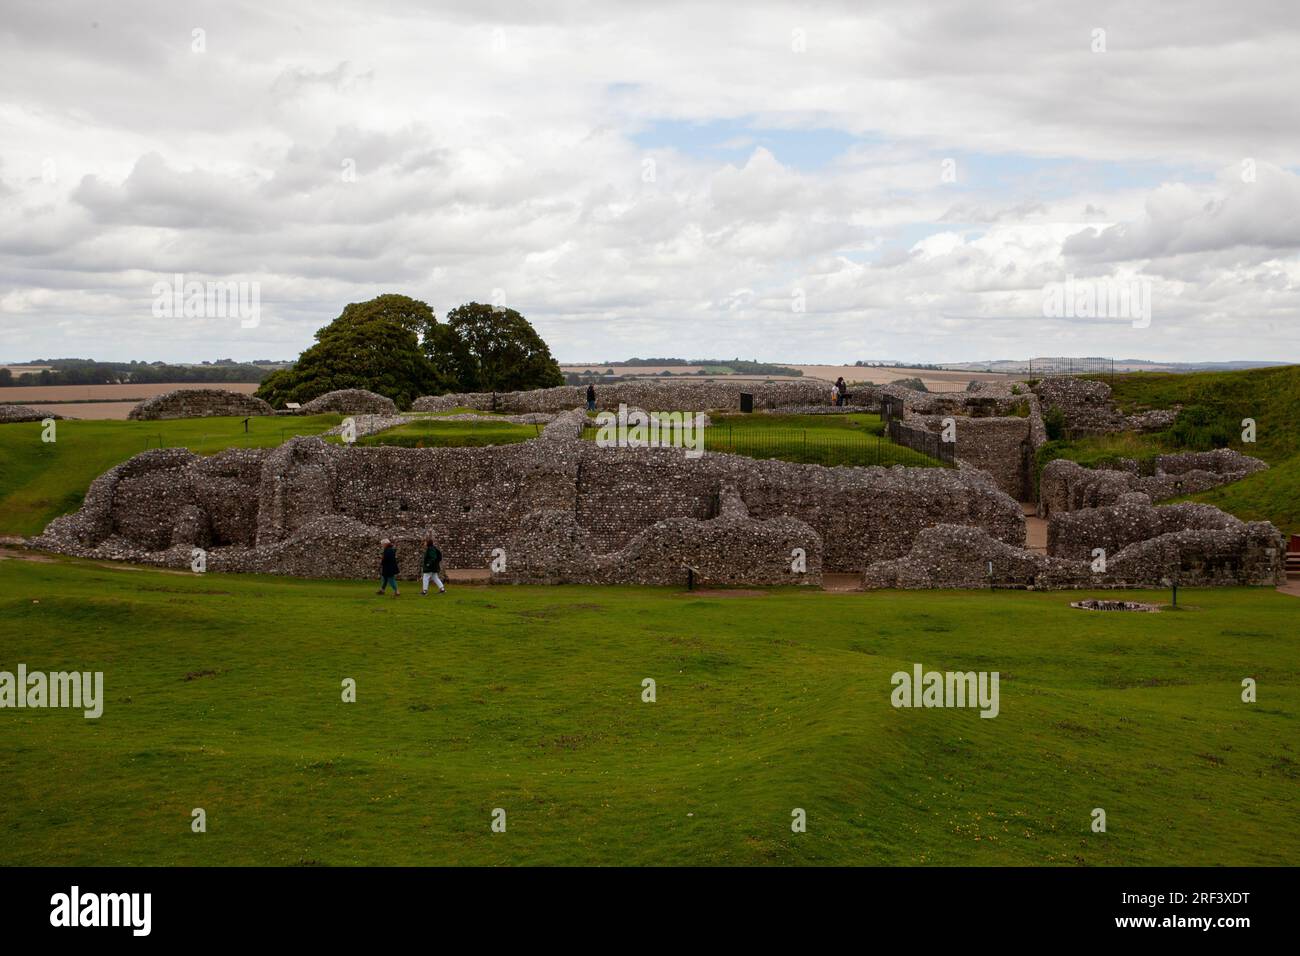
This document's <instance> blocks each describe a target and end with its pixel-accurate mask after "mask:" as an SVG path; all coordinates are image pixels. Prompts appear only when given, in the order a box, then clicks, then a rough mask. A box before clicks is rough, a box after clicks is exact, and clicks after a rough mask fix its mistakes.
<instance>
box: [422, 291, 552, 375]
mask: <svg viewBox="0 0 1300 956" xmlns="http://www.w3.org/2000/svg"><path fill="white" fill-rule="evenodd" d="M424 348H425V353H426V354H427V355H428V356H429V357H430V359H431V360H432V361H433V363H434V365H435V366H436V367H437V369H438V372H439V374H440V375H441V377H442V378H444V379H446V380H449V381H453V382H455V383H456V388H457V389H459V390H460V391H465V392H512V391H518V390H523V389H531V388H549V387H551V386H554V385H563V384H564V375H563V373H562V372H561V371H560V366H559V363H557V362H556V361H555V359H554V358H552V357H551V350H550V349H549V348H547V346H546V343H545V342H544V341H542V337H541V336H540V335H538V334H537V330H536V329H534V328H533V327H532V325H531V324H530V323H529V321H528V320H527V319H525V318H524V317H523V316H522V315H520V314H519V313H518V312H516V311H515V310H514V309H505V308H500V307H494V306H491V305H484V304H483V303H481V302H469V303H467V304H465V305H462V306H458V307H457V308H455V309H452V310H451V311H450V312H448V313H447V322H446V324H445V325H440V326H436V327H434V328H433V329H432V331H431V334H430V335H429V336H427V337H426V338H425V340H424Z"/></svg>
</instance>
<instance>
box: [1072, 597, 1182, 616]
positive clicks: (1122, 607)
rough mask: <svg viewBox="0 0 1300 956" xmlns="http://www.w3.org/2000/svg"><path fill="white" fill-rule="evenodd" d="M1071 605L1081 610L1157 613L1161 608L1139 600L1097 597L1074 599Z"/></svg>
mask: <svg viewBox="0 0 1300 956" xmlns="http://www.w3.org/2000/svg"><path fill="white" fill-rule="evenodd" d="M1070 607H1077V608H1079V610H1081V611H1147V612H1149V613H1155V612H1156V611H1159V610H1160V608H1159V607H1158V606H1156V605H1154V604H1139V603H1138V602H1137V601H1098V600H1096V599H1095V598H1094V599H1090V600H1087V601H1073V602H1071V603H1070Z"/></svg>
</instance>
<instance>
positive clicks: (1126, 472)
mask: <svg viewBox="0 0 1300 956" xmlns="http://www.w3.org/2000/svg"><path fill="white" fill-rule="evenodd" d="M1148 467H1149V468H1150V469H1151V471H1152V473H1151V474H1142V471H1141V468H1140V467H1139V464H1138V462H1136V461H1132V460H1129V461H1128V462H1127V464H1126V467H1123V468H1085V467H1084V466H1082V465H1080V464H1078V463H1077V462H1073V461H1069V460H1067V459H1064V458H1058V459H1056V460H1055V461H1051V462H1048V463H1047V465H1046V466H1044V468H1043V473H1042V475H1041V476H1040V477H1039V482H1038V486H1039V496H1040V501H1041V511H1042V513H1043V516H1044V517H1048V518H1050V517H1051V516H1052V515H1053V514H1057V513H1061V512H1068V511H1077V510H1078V509H1080V508H1098V507H1104V506H1106V505H1112V504H1114V503H1115V502H1117V501H1118V500H1119V499H1120V498H1121V497H1122V496H1123V495H1126V494H1129V493H1131V492H1140V493H1142V494H1145V495H1147V496H1149V497H1150V498H1151V500H1152V501H1165V500H1167V499H1169V498H1177V497H1179V496H1181V495H1191V494H1196V493H1197V492H1201V491H1208V490H1209V489H1211V488H1217V487H1219V486H1220V485H1226V484H1228V483H1230V482H1234V481H1240V480H1241V479H1242V478H1246V477H1248V476H1249V475H1253V474H1255V473H1257V472H1260V471H1264V470H1265V469H1267V468H1268V465H1267V464H1265V463H1264V462H1262V461H1260V460H1259V459H1258V458H1251V457H1249V456H1248V455H1243V454H1241V453H1240V452H1237V451H1234V450H1232V449H1230V448H1220V449H1217V450H1215V451H1204V452H1180V453H1178V454H1173V455H1157V456H1156V457H1155V458H1153V459H1152V460H1151V464H1150V465H1149V466H1148Z"/></svg>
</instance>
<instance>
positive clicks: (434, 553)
mask: <svg viewBox="0 0 1300 956" xmlns="http://www.w3.org/2000/svg"><path fill="white" fill-rule="evenodd" d="M441 572H442V552H441V551H439V550H438V546H437V545H436V544H434V543H433V538H425V539H424V579H423V580H424V587H422V588H421V589H420V593H421V594H428V593H429V581H430V579H432V580H433V583H434V584H436V585H438V593H439V594H446V593H447V589H446V588H445V587H444V586H443V583H442V578H440V577H438V575H439V574H440V573H441Z"/></svg>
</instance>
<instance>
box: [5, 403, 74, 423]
mask: <svg viewBox="0 0 1300 956" xmlns="http://www.w3.org/2000/svg"><path fill="white" fill-rule="evenodd" d="M47 418H53V419H59V420H61V419H62V418H63V416H62V415H56V414H55V413H54V412H46V411H42V410H41V409H39V408H28V407H27V406H25V405H0V425H6V424H9V423H11V422H43V421H45V419H47Z"/></svg>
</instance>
